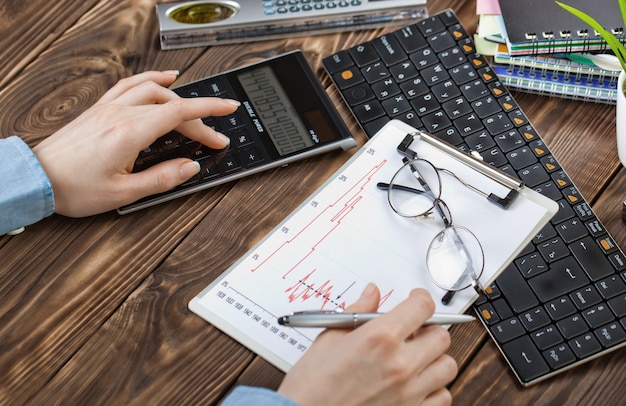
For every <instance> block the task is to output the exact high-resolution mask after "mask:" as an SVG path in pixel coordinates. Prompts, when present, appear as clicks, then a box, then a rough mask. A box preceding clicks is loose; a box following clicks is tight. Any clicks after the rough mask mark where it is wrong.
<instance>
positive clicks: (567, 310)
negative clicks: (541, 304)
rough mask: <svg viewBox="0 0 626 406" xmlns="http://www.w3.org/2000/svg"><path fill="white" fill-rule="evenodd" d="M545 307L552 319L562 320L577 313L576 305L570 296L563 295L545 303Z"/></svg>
mask: <svg viewBox="0 0 626 406" xmlns="http://www.w3.org/2000/svg"><path fill="white" fill-rule="evenodd" d="M545 308H546V310H547V311H548V314H549V315H550V317H551V318H552V320H561V319H562V318H564V317H567V316H569V315H571V314H574V313H576V306H574V303H573V302H572V300H571V299H570V298H569V297H568V296H561V297H560V298H558V299H554V300H552V301H550V302H548V303H546V304H545Z"/></svg>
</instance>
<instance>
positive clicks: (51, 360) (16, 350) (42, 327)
mask: <svg viewBox="0 0 626 406" xmlns="http://www.w3.org/2000/svg"><path fill="white" fill-rule="evenodd" d="M154 3H155V0H145V1H139V0H119V1H115V2H113V1H106V0H101V1H97V0H83V1H80V2H75V1H69V0H58V1H54V2H49V1H42V0H38V1H36V0H33V1H29V2H23V1H17V0H4V1H3V4H2V7H0V19H1V21H2V25H1V27H2V28H0V33H1V35H0V55H1V56H2V58H1V60H2V64H1V65H0V106H2V120H0V126H1V130H0V134H2V136H3V137H5V136H8V135H11V134H19V135H21V136H22V137H23V138H24V139H25V140H26V141H27V142H28V143H30V144H31V145H35V144H37V143H38V142H39V141H41V140H42V139H43V138H44V137H46V136H48V135H49V134H51V133H52V132H54V131H55V130H57V129H58V128H60V127H62V126H63V125H65V124H67V123H68V122H70V120H72V119H73V118H75V117H76V116H77V115H78V114H79V113H80V112H81V111H83V110H84V109H86V108H87V107H88V106H90V105H91V104H93V103H94V102H95V101H96V100H97V99H98V98H99V97H100V96H101V95H102V94H103V93H104V92H105V90H107V89H108V88H109V87H111V86H112V85H113V84H114V83H115V82H116V81H117V80H119V79H120V78H122V77H126V76H129V75H131V74H133V73H136V72H140V71H144V70H148V69H155V70H162V69H180V70H181V72H182V75H181V77H180V79H179V80H178V82H177V84H182V83H184V82H187V81H190V80H194V79H198V78H201V77H203V76H207V75H209V74H214V73H217V72H220V71H223V70H225V69H228V68H231V67H234V66H238V65H243V64H247V63H250V62H254V61H258V60H261V59H263V58H267V57H270V56H273V55H277V54H279V53H282V52H284V51H289V50H293V49H296V48H301V49H303V50H304V52H305V54H306V56H307V58H308V60H309V62H310V63H311V64H312V65H313V66H314V67H315V69H316V70H317V73H318V74H319V77H320V78H321V79H322V81H323V83H324V85H325V86H326V87H327V88H328V89H329V93H330V94H331V96H332V98H333V100H334V101H335V102H336V105H337V106H339V108H340V109H341V112H342V114H343V117H344V119H345V120H346V122H347V123H348V125H349V127H350V128H351V130H353V131H354V134H356V137H357V138H358V140H359V142H363V141H364V136H363V134H362V133H361V132H360V131H359V129H358V127H357V125H356V124H355V122H354V120H353V119H352V118H351V116H350V115H349V113H348V112H347V110H346V109H345V108H344V107H343V105H342V103H341V102H340V100H339V97H338V94H337V92H336V91H335V90H334V88H333V87H332V86H331V85H330V81H329V80H328V78H327V77H326V76H325V75H324V74H323V70H322V68H321V59H322V57H324V56H326V55H329V54H331V53H333V52H335V51H338V50H340V49H343V48H346V47H348V46H351V45H355V44H357V43H360V42H362V41H365V40H368V39H371V38H374V37H376V36H378V35H381V34H382V33H383V32H384V31H385V30H376V31H367V32H353V33H347V34H338V35H324V36H312V37H307V38H291V39H288V40H276V41H268V42H258V43H253V44H243V45H229V46H219V47H212V48H191V49H185V50H177V51H165V52H164V51H161V50H160V48H159V46H158V41H157V38H158V24H157V19H156V14H155V11H154ZM445 8H452V9H454V10H455V11H456V12H457V14H458V15H459V17H460V19H461V21H462V22H463V24H464V25H465V27H466V28H467V29H468V30H469V31H470V32H473V31H474V30H475V28H476V23H477V17H476V15H475V2H474V1H461V0H429V10H430V13H431V14H434V13H436V12H439V11H441V10H444V9H445ZM517 98H518V99H517V100H518V102H519V104H520V105H521V106H522V108H523V110H524V111H525V112H526V114H527V115H528V116H529V117H530V119H531V121H532V122H533V123H534V125H535V126H536V128H537V129H538V130H539V132H540V133H541V134H542V136H543V138H544V140H545V141H546V142H547V143H548V145H549V146H550V147H551V149H552V151H553V152H554V154H555V155H556V156H557V157H558V159H559V160H560V162H561V164H562V165H563V166H564V167H565V168H566V170H567V171H568V173H569V175H570V177H571V178H572V179H573V180H574V182H575V183H576V184H577V186H578V188H579V189H580V191H581V192H582V193H583V195H584V196H586V198H587V199H588V201H589V202H590V203H591V204H592V205H593V207H594V208H595V210H596V211H597V213H598V215H599V216H600V218H601V220H602V221H603V222H604V224H605V225H606V227H607V228H608V229H609V230H610V232H611V233H612V234H613V236H614V237H615V239H616V241H617V242H618V244H620V245H621V246H622V247H625V245H624V238H625V237H626V227H625V226H624V224H623V223H622V220H621V218H620V215H621V203H622V200H624V199H625V198H626V172H625V171H624V169H623V168H622V167H621V166H620V165H619V162H618V159H617V153H616V147H615V130H614V126H615V117H614V115H615V110H614V107H611V106H606V105H594V104H586V103H581V102H571V101H564V100H559V99H549V98H545V97H537V96H532V95H525V94H518V95H517ZM147 125H149V123H147ZM350 153H351V152H348V153H331V154H327V155H324V156H322V157H318V158H314V159H308V160H305V161H303V162H300V163H297V164H293V165H290V166H289V167H288V168H286V169H277V170H272V171H269V172H266V173H264V174H261V175H257V176H253V177H250V178H248V179H245V180H241V181H238V182H233V183H230V184H227V185H224V186H220V187H217V188H215V189H213V190H210V191H206V192H202V193H197V194H195V195H193V196H190V197H186V198H181V199H178V200H176V201H173V202H170V203H167V204H162V205H159V206H157V207H154V208H150V209H148V210H145V211H141V212H139V213H135V214H131V215H127V216H118V215H117V214H115V213H106V214H102V215H99V216H94V217H90V218H86V219H69V218H64V217H60V216H52V217H50V218H48V219H46V220H44V221H42V222H40V223H38V224H37V225H34V226H31V227H28V229H27V230H26V232H25V233H23V234H21V235H18V236H15V237H7V236H5V237H0V298H1V300H0V365H1V367H0V404H7V405H8V404H11V405H17V404H24V403H29V404H53V403H55V404H65V405H68V404H125V403H128V404H141V405H143V404H164V405H165V404H167V405H181V404H214V403H217V402H218V401H219V400H220V399H221V398H223V396H224V395H225V394H226V393H228V391H229V390H230V389H232V388H233V387H234V386H235V385H237V384H244V383H245V384H252V385H263V386H267V387H270V388H276V387H277V386H278V384H279V382H280V380H281V378H282V376H283V375H282V373H281V372H280V371H278V370H276V369H275V368H273V367H272V366H270V365H269V364H268V363H267V362H265V361H264V360H262V359H260V358H259V357H257V356H255V354H254V353H252V352H250V351H248V350H247V349H245V348H244V347H243V346H241V345H239V344H238V343H237V342H236V341H234V340H232V339H231V338H230V337H228V336H227V335H225V334H223V333H221V332H220V331H218V330H217V329H215V328H214V327H212V326H210V325H209V324H207V323H205V322H204V321H203V320H201V319H200V318H199V317H197V316H195V315H193V314H191V313H190V312H189V311H188V310H187V303H188V302H189V300H190V299H191V298H192V297H193V296H194V295H196V294H197V293H198V292H199V291H200V290H201V289H202V288H203V287H205V286H206V285H207V284H208V283H209V282H210V281H211V280H213V279H214V278H215V277H217V276H218V275H219V274H220V273H221V272H222V271H223V270H224V269H226V268H227V267H228V266H229V265H230V264H232V263H233V262H234V261H235V260H236V259H237V258H239V257H240V256H241V255H242V254H244V253H245V252H246V250H247V249H248V248H249V247H250V246H251V245H252V244H254V243H255V242H256V241H258V240H259V239H260V238H261V237H262V236H264V235H265V234H266V233H267V232H269V231H270V230H271V229H272V228H273V227H274V226H275V225H276V224H277V223H278V222H279V221H280V220H282V218H283V217H284V216H285V213H288V212H289V211H291V210H292V209H293V208H295V207H296V206H297V205H298V204H299V203H300V202H301V201H302V200H303V199H305V198H306V197H307V196H308V195H309V194H310V193H311V192H312V191H313V190H314V189H315V188H316V187H317V186H318V185H319V184H320V183H321V182H322V181H323V180H324V179H325V178H326V177H327V176H329V175H330V174H331V173H332V172H333V171H334V170H335V169H336V168H338V167H339V166H340V165H341V164H342V163H343V162H344V161H345V160H346V159H347V158H348V156H349V155H350ZM94 159H98V157H94ZM277 190H281V193H280V194H277V193H276V191H277ZM276 208H280V210H276ZM451 332H452V336H453V341H454V343H453V346H452V348H451V350H450V353H451V354H452V355H453V356H454V357H455V358H456V359H457V360H458V362H459V364H460V367H461V372H460V374H459V377H458V379H457V380H456V381H455V382H454V383H453V384H452V385H451V390H452V393H453V394H454V397H455V399H456V403H457V404H496V403H497V404H520V405H527V404H533V405H538V404H620V403H623V401H624V398H625V395H626V378H625V377H626V362H625V358H624V356H625V355H626V352H625V350H624V349H622V350H620V351H616V352H614V353H612V354H611V355H609V356H604V357H602V358H600V359H597V360H595V361H592V362H590V363H588V364H586V365H585V366H583V367H579V368H576V369H574V370H572V371H570V372H566V373H564V374H561V375H559V376H558V377H556V378H553V379H551V380H549V381H547V382H544V383H540V384H538V385H535V386H533V387H530V388H527V389H524V388H522V387H521V386H520V385H519V384H518V383H517V381H516V380H515V378H514V376H513V374H512V373H511V372H510V371H509V369H508V367H507V365H506V363H505V362H504V360H503V358H502V357H501V356H500V353H499V352H498V351H497V349H496V347H495V345H494V344H493V343H492V342H491V340H490V339H489V338H488V337H487V335H486V333H485V331H484V329H483V327H482V326H481V325H479V324H478V323H475V324H471V325H464V326H455V327H453V328H452V329H451Z"/></svg>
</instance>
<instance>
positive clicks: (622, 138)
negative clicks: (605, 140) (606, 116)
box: [615, 71, 626, 166]
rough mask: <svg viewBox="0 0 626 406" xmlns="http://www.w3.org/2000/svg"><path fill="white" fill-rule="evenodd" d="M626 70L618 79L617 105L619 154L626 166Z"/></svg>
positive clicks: (616, 123) (616, 121)
mask: <svg viewBox="0 0 626 406" xmlns="http://www.w3.org/2000/svg"><path fill="white" fill-rule="evenodd" d="M625 79H626V72H624V71H622V73H620V75H619V80H618V81H617V107H616V109H615V114H616V116H615V132H616V134H617V155H618V156H619V160H620V161H621V162H622V165H624V166H626V95H625V94H624V80H625Z"/></svg>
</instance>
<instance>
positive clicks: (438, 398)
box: [421, 388, 452, 406]
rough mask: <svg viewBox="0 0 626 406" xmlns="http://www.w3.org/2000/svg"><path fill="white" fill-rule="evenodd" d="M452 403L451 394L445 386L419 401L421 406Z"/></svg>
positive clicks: (438, 405) (440, 405) (439, 405)
mask: <svg viewBox="0 0 626 406" xmlns="http://www.w3.org/2000/svg"><path fill="white" fill-rule="evenodd" d="M451 404H452V394H451V393H450V391H449V390H448V389H446V388H440V389H438V390H436V391H435V392H433V393H431V394H430V395H428V396H427V397H426V399H424V400H423V401H422V403H421V405H422V406H442V405H451Z"/></svg>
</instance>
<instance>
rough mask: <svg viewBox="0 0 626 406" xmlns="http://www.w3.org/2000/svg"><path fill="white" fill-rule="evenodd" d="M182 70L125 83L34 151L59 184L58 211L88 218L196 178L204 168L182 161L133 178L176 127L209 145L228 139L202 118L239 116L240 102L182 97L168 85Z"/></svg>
mask: <svg viewBox="0 0 626 406" xmlns="http://www.w3.org/2000/svg"><path fill="white" fill-rule="evenodd" d="M176 76H177V72H176V71H166V72H144V73H141V74H138V75H135V76H132V77H129V78H126V79H122V80H120V81H119V82H118V83H117V84H116V85H115V86H114V87H112V88H111V89H110V90H109V91H108V92H107V93H105V94H104V95H103V96H102V98H101V99H100V100H99V101H98V102H97V103H96V104H95V105H93V106H92V107H91V108H89V109H88V110H86V111H85V112H84V113H83V114H81V115H80V116H79V117H77V118H76V119H75V120H74V121H72V122H71V123H69V124H68V125H67V126H65V127H63V128H62V129H60V130H59V131H57V132H56V133H54V134H53V135H51V136H50V137H48V138H47V139H45V140H44V141H42V142H41V143H40V144H39V145H37V146H36V147H34V148H33V151H34V153H35V155H36V156H37V158H38V159H39V161H40V162H41V165H42V166H43V168H44V170H45V172H46V174H47V175H48V177H49V179H50V181H51V182H52V190H53V192H54V203H55V212H56V213H59V214H62V215H65V216H70V217H84V216H89V215H92V214H97V213H101V212H105V211H108V210H112V209H115V208H118V207H120V206H123V205H126V204H129V203H132V202H134V201H136V200H138V199H140V198H142V197H145V196H148V195H152V194H156V193H161V192H165V191H167V190H168V189H171V188H172V187H174V186H176V185H179V184H181V183H183V182H184V181H186V180H187V179H189V178H190V177H192V176H193V175H195V174H197V173H198V172H199V170H200V166H199V165H198V163H197V162H194V161H192V160H191V159H186V158H178V159H172V160H170V161H167V162H162V163H159V164H158V165H155V166H153V167H151V168H148V169H146V170H144V171H141V172H137V173H132V169H133V164H134V162H135V160H136V158H137V156H138V154H139V152H140V151H142V150H143V149H145V148H146V147H148V146H149V145H150V144H152V143H153V142H154V141H155V140H156V139H157V138H159V137H160V136H162V135H164V134H166V133H168V132H169V131H171V130H176V131H178V132H180V133H181V134H183V135H185V136H186V137H188V138H191V139H194V140H196V141H199V142H200V143H202V144H204V145H207V146H208V147H211V148H215V149H222V148H225V147H226V146H228V143H229V139H228V137H226V136H224V135H223V134H220V133H218V132H216V131H214V130H213V129H211V128H209V127H207V126H205V125H204V124H203V123H202V121H201V120H200V118H202V117H207V116H222V115H227V114H230V113H233V112H234V111H235V110H236V109H237V107H238V106H239V102H237V101H234V100H225V99H219V98H208V97H198V98H181V97H179V96H178V95H176V93H174V92H173V91H172V90H169V89H167V88H166V87H164V86H168V85H170V84H171V83H172V82H173V81H174V80H175V79H176Z"/></svg>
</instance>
